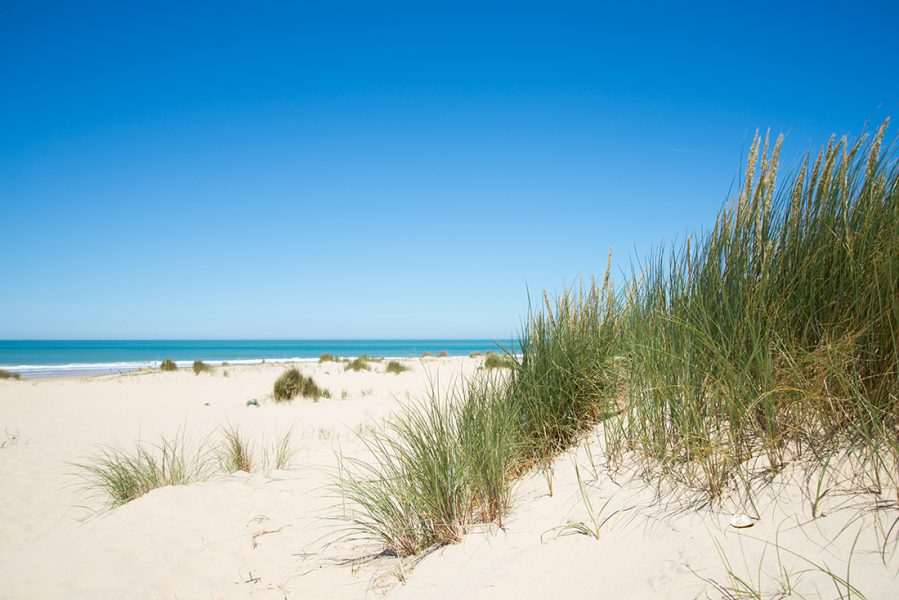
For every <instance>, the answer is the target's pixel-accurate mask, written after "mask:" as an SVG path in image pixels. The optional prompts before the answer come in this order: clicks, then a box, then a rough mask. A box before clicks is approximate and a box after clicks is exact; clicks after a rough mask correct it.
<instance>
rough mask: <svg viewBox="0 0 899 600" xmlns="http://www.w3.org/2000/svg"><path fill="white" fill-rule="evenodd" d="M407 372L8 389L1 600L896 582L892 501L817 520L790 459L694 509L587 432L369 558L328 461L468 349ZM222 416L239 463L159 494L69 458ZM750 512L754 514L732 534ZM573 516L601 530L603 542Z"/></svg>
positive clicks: (879, 593)
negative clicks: (282, 382) (503, 503)
mask: <svg viewBox="0 0 899 600" xmlns="http://www.w3.org/2000/svg"><path fill="white" fill-rule="evenodd" d="M404 363H405V364H406V365H407V366H409V367H410V368H411V370H410V371H408V372H405V373H401V374H390V373H385V372H384V364H383V363H372V370H371V371H360V372H352V371H346V372H345V371H344V367H343V365H342V364H339V363H322V364H319V363H314V362H310V363H302V364H301V365H300V370H301V372H303V373H304V374H305V375H311V376H313V377H314V378H315V380H316V381H317V382H318V383H319V384H320V385H321V386H322V387H324V388H326V389H328V390H329V391H330V392H331V395H332V397H331V398H330V399H327V398H323V399H321V400H320V401H318V402H313V401H311V400H308V399H303V398H297V399H295V400H293V401H292V402H290V403H280V404H279V403H274V402H273V401H272V400H271V390H272V384H273V382H274V381H275V379H276V378H277V377H278V376H279V375H280V374H281V373H282V372H283V371H284V370H285V369H286V366H285V365H283V364H261V365H241V366H231V367H220V368H217V369H215V370H214V371H213V372H212V373H201V374H199V375H195V374H194V373H192V372H191V371H189V370H179V371H177V372H168V373H163V372H140V373H133V374H127V375H117V376H102V377H92V378H58V379H43V380H20V381H0V434H2V439H0V441H2V442H3V447H2V449H0V478H2V481H3V486H2V492H0V536H2V539H3V540H4V543H3V547H2V550H0V581H3V585H2V586H0V597H2V598H148V599H149V598H153V599H156V598H182V599H183V598H371V597H381V596H387V597H392V598H410V599H412V598H460V597H465V598H513V597H514V598H548V597H559V596H564V597H570V598H596V597H604V598H695V597H711V598H716V597H726V594H725V593H724V592H722V591H721V590H720V589H717V588H716V584H718V585H721V586H727V585H729V583H728V582H729V580H728V573H727V571H728V569H727V568H726V566H725V564H726V562H729V564H730V568H731V570H732V572H733V573H734V575H735V576H739V577H745V578H747V579H748V580H751V581H753V582H754V583H757V584H758V585H759V587H761V589H765V590H768V591H770V593H772V594H776V593H779V592H782V591H783V590H779V589H777V586H780V585H781V584H782V582H783V581H784V577H783V574H784V573H787V574H789V575H790V578H789V581H791V582H792V585H795V586H797V589H799V590H803V591H804V592H805V593H812V594H815V593H817V594H819V596H813V597H825V598H830V597H850V596H851V597H857V595H858V594H857V593H856V591H855V590H856V589H857V590H858V591H859V592H861V593H863V594H864V597H867V598H883V599H887V598H894V597H895V595H896V591H897V590H899V575H897V570H899V554H897V548H896V540H897V535H896V532H895V527H893V530H892V531H890V527H891V526H894V524H895V523H896V519H897V518H899V511H897V510H896V506H895V504H892V505H889V504H886V503H884V504H883V505H880V506H878V504H877V500H878V498H877V497H875V496H874V495H864V496H860V495H858V494H852V495H841V494H840V493H839V490H831V491H830V493H829V494H827V495H826V496H825V497H824V499H823V500H822V501H820V502H819V503H818V505H817V506H816V511H817V512H816V514H817V516H818V518H815V519H812V501H811V499H812V498H814V497H815V496H816V493H815V492H816V489H815V481H813V480H812V481H809V480H808V479H807V477H806V475H804V474H801V473H799V472H798V471H797V472H785V473H781V474H779V475H778V476H777V477H776V478H775V479H774V480H773V481H772V482H771V483H770V484H769V485H768V486H766V488H765V489H764V490H763V491H762V492H761V493H759V494H757V497H756V498H755V505H754V507H753V506H747V505H745V504H741V501H740V498H739V497H734V498H731V499H729V500H728V501H726V502H725V503H724V504H722V505H720V506H715V507H711V508H710V507H708V506H702V505H696V504H691V503H690V502H689V499H688V498H685V497H684V496H683V495H678V496H675V495H671V496H667V495H664V494H663V495H661V496H660V495H658V490H657V489H656V488H654V487H652V486H649V485H646V484H645V483H644V482H643V481H642V480H641V479H640V478H639V477H636V476H635V474H633V473H628V472H621V471H619V472H616V473H612V472H609V471H608V469H607V465H606V464H605V461H604V459H603V455H602V440H601V436H599V435H590V436H587V437H586V438H585V439H584V440H583V442H582V443H581V444H579V445H578V446H577V447H576V448H575V449H573V450H571V451H569V452H566V453H564V454H562V455H560V456H559V457H558V458H557V459H556V461H555V463H554V467H553V470H552V473H551V474H549V473H540V472H538V473H532V474H530V475H528V476H527V477H525V478H524V479H523V480H521V481H520V482H519V483H518V485H517V486H516V488H515V503H514V508H513V510H512V512H511V517H510V518H509V519H508V520H507V521H506V522H504V523H503V528H502V529H500V528H499V527H497V526H495V525H491V526H483V527H482V528H481V529H479V530H476V531H473V532H472V533H469V534H468V535H467V536H465V538H464V540H463V542H462V543H460V544H457V545H451V546H447V547H444V548H442V549H439V550H436V551H434V552H431V553H427V554H425V555H424V556H423V557H418V558H417V559H415V560H411V559H398V558H394V557H391V556H385V555H383V554H380V551H381V547H380V546H379V544H378V543H376V542H372V541H366V540H363V539H358V538H357V537H356V536H353V535H352V532H351V530H350V529H349V524H348V522H347V521H345V520H343V517H345V516H347V515H348V513H349V511H351V508H350V507H348V506H346V505H345V504H344V503H343V502H342V500H341V499H340V497H339V496H337V495H336V494H335V492H334V488H333V485H334V483H335V481H336V479H337V477H339V470H338V464H339V461H338V455H339V454H343V455H344V456H350V457H365V455H366V449H365V446H364V444H362V443H361V442H360V440H359V437H358V434H360V433H364V431H365V429H366V428H367V427H377V426H378V425H379V424H380V423H381V422H382V421H383V419H385V418H387V417H389V415H391V414H392V413H394V412H396V411H397V410H399V409H401V408H402V406H403V405H405V404H407V403H409V402H410V401H413V400H414V399H416V398H420V397H422V396H423V395H424V393H425V391H426V389H427V388H428V387H429V386H431V385H436V386H442V387H447V386H450V385H453V384H454V382H457V381H458V379H459V377H461V376H463V375H464V376H470V375H472V374H473V373H475V372H476V371H477V370H478V368H479V367H480V365H481V360H480V359H477V358H443V359H436V358H435V359H425V360H418V359H415V360H411V359H410V360H407V361H404ZM226 372H227V376H225V373H226ZM252 400H257V402H258V404H259V406H254V405H248V404H247V403H248V401H252ZM228 426H230V427H237V428H238V429H239V430H240V431H241V432H242V433H243V434H244V435H245V437H246V438H247V439H248V440H250V441H251V445H252V448H253V457H254V462H255V463H256V465H254V467H253V469H252V472H250V473H245V472H237V473H233V474H230V475H225V474H215V475H213V476H211V477H210V478H209V479H208V480H205V481H199V482H196V483H191V484H189V485H184V486H170V487H163V488H159V489H155V490H152V491H151V492H149V493H147V494H146V495H144V496H142V497H140V498H138V499H136V500H134V501H131V502H129V503H127V504H125V505H123V506H120V507H118V508H115V509H113V510H107V509H105V508H104V501H103V498H102V497H98V496H97V495H96V493H93V492H92V491H91V490H90V489H86V488H85V487H84V485H83V480H82V479H81V476H80V474H79V469H78V468H77V467H76V466H75V465H76V464H78V463H79V462H83V461H84V460H85V458H86V457H89V456H92V455H93V454H94V453H95V452H96V450H97V447H98V445H115V446H121V447H124V448H129V447H133V445H134V444H135V443H136V442H137V441H138V440H145V441H152V440H155V439H157V437H158V436H160V435H161V436H170V437H171V436H177V435H183V437H184V438H185V439H186V440H188V441H189V443H192V444H193V443H196V444H200V443H203V444H206V445H208V446H215V445H216V444H219V443H220V438H221V432H222V430H223V428H225V427H228ZM288 430H290V431H291V443H292V445H293V447H294V450H295V452H294V453H293V455H292V456H291V459H290V464H289V465H288V466H287V468H284V469H274V470H273V469H271V465H270V464H268V465H267V464H265V463H266V459H265V457H266V456H267V454H268V449H269V448H270V447H271V446H272V444H273V443H274V441H275V440H277V439H280V436H282V435H283V434H284V433H285V432H287V431H288ZM575 465H577V467H575ZM579 477H580V480H581V482H582V483H581V484H579V483H578V481H579ZM550 487H551V494H550ZM583 491H586V494H587V496H588V497H589V498H590V499H591V504H592V512H593V516H592V517H591V514H590V512H591V511H590V510H589V509H588V508H587V504H585V501H584V493H583ZM744 511H745V512H747V513H749V514H750V515H751V517H752V518H753V521H754V526H753V527H751V528H748V529H739V530H738V529H735V528H733V527H731V526H730V525H729V524H728V522H729V520H730V518H731V517H732V515H733V513H735V512H744ZM822 515H823V516H822ZM570 523H580V524H585V525H587V526H589V525H591V524H594V523H598V524H599V527H598V530H599V535H598V539H597V538H596V537H595V536H591V535H585V534H583V533H582V532H578V531H577V530H576V529H575V528H573V527H568V526H567V525H568V524H570ZM588 528H589V527H588ZM826 570H829V571H830V572H831V575H828V574H827V573H826ZM847 579H848V582H849V583H848V584H847V583H846V580H847ZM847 585H848V586H852V587H847Z"/></svg>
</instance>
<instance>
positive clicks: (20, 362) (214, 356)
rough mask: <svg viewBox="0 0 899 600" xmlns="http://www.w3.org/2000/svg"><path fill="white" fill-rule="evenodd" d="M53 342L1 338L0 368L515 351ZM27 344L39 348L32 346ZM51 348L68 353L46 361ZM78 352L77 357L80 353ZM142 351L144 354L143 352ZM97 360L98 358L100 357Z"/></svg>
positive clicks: (437, 345)
mask: <svg viewBox="0 0 899 600" xmlns="http://www.w3.org/2000/svg"><path fill="white" fill-rule="evenodd" d="M55 343H56V342H53V341H52V340H30V341H29V340H0V369H2V370H5V371H7V372H9V373H13V374H18V375H19V376H20V377H22V378H23V379H36V378H47V377H51V378H56V377H67V376H75V377H84V376H94V375H115V374H121V373H131V372H135V371H139V370H141V369H158V368H159V365H160V363H161V362H162V360H164V359H171V360H173V361H174V362H175V364H176V365H177V366H178V368H190V367H191V366H192V364H193V362H194V361H195V360H200V361H202V362H204V363H206V364H208V365H210V366H213V367H220V366H223V365H224V364H225V363H227V364H228V365H251V364H262V363H304V362H315V361H318V360H319V358H320V357H321V356H323V355H332V356H334V357H339V358H340V359H350V360H353V359H356V358H359V357H361V356H371V357H377V358H381V359H384V360H410V359H415V358H427V357H429V356H434V357H437V356H438V355H440V354H444V356H453V357H466V356H471V355H472V354H485V353H487V352H501V351H502V349H503V348H507V347H511V348H515V349H517V345H516V342H514V341H512V342H511V343H510V344H511V345H506V344H503V343H502V342H500V341H498V340H490V339H486V338H485V339H457V340H450V339H423V340H298V341H285V340H271V341H266V340H246V341H244V340H131V341H117V340H90V341H85V342H79V341H75V340H70V341H68V343H69V344H71V345H72V347H71V348H63V349H62V350H58V349H57V350H53V349H52V347H53V345H54V344H55ZM30 346H37V347H36V348H31V347H30ZM49 352H61V353H62V354H63V355H71V356H65V357H61V358H58V359H56V360H53V359H48V358H47V357H46V356H47V354H48V353H49ZM98 352H102V353H103V354H104V355H105V356H104V359H99V360H90V359H87V360H84V359H81V356H85V355H86V354H87V355H89V354H91V353H94V354H96V353H98ZM79 354H80V355H81V356H79ZM141 355H143V356H141ZM98 358H99V357H98Z"/></svg>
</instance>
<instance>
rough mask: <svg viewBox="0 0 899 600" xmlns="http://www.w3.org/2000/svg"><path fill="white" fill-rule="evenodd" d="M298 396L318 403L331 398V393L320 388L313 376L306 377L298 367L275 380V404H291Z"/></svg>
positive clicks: (273, 396) (273, 391)
mask: <svg viewBox="0 0 899 600" xmlns="http://www.w3.org/2000/svg"><path fill="white" fill-rule="evenodd" d="M297 396H302V397H303V398H311V399H312V400H315V401H318V400H320V399H321V398H330V397H331V393H330V392H329V391H328V390H326V389H324V388H321V387H319V386H318V384H316V383H315V380H314V379H312V377H311V376H310V377H305V376H304V375H303V374H302V373H300V371H299V370H298V369H297V368H296V367H292V368H290V369H287V370H286V371H284V372H283V373H282V374H281V375H280V376H279V377H278V379H277V380H275V385H274V388H273V390H272V398H273V399H274V400H275V402H289V401H290V400H293V399H294V398H296V397H297Z"/></svg>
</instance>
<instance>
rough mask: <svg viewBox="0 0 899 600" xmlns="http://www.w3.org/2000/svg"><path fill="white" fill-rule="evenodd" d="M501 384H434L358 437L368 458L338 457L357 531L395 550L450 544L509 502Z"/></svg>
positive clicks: (509, 433) (508, 433)
mask: <svg viewBox="0 0 899 600" xmlns="http://www.w3.org/2000/svg"><path fill="white" fill-rule="evenodd" d="M505 389H506V388H505V387H501V386H496V385H492V384H491V383H490V382H489V381H488V380H486V379H481V380H478V381H472V382H469V383H468V384H467V386H466V387H465V391H464V393H463V392H460V391H459V389H458V388H453V390H454V391H452V392H450V393H449V394H448V395H443V394H441V392H440V390H439V389H437V388H436V387H435V388H433V389H432V391H431V394H430V396H429V397H428V398H427V399H426V400H424V401H422V402H420V403H413V404H412V405H410V406H409V407H407V409H406V410H405V411H404V412H403V413H401V414H400V415H399V416H398V417H397V418H395V419H393V420H392V421H390V422H389V423H388V424H387V426H386V428H385V429H375V430H372V431H371V432H369V433H368V434H367V435H366V436H364V437H363V438H362V439H363V441H364V442H365V444H366V445H367V446H368V449H369V450H370V451H371V454H372V456H373V457H374V458H373V459H372V460H371V461H369V462H367V461H362V460H357V459H351V458H343V459H342V461H341V463H342V464H341V471H342V473H343V476H342V477H341V480H340V483H339V489H340V492H341V493H342V495H343V496H344V497H345V498H347V499H348V500H350V501H351V503H352V504H353V512H352V514H351V516H350V519H351V520H352V522H353V524H354V526H355V528H356V530H357V531H358V532H359V533H360V534H362V535H363V536H366V537H373V538H375V539H378V540H380V541H381V542H382V543H383V544H384V546H385V548H386V550H387V551H388V552H390V553H392V554H395V555H397V556H408V555H412V554H417V553H419V552H422V551H423V550H426V549H428V548H431V547H434V546H438V545H442V544H448V543H454V542H457V541H459V540H460V539H461V537H462V535H463V534H464V533H465V531H466V528H467V527H468V526H469V525H470V524H472V523H477V522H490V521H493V520H496V519H500V518H501V516H502V514H503V513H504V512H505V510H506V507H507V506H508V502H509V489H510V488H509V480H508V479H507V473H508V472H509V464H510V462H511V461H512V460H513V458H514V456H513V451H514V444H513V443H512V437H513V435H514V433H513V427H512V418H511V412H510V411H509V406H510V405H509V404H508V402H507V401H506V399H505V398H504V397H503V396H502V395H503V394H504V393H505Z"/></svg>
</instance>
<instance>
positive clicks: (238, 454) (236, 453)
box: [218, 425, 253, 473]
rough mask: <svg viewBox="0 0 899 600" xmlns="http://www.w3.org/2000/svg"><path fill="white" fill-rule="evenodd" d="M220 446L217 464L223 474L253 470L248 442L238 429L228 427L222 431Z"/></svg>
mask: <svg viewBox="0 0 899 600" xmlns="http://www.w3.org/2000/svg"><path fill="white" fill-rule="evenodd" d="M223 438H224V439H223V440H222V445H221V447H220V448H219V450H218V462H219V466H220V467H221V469H222V471H224V472H225V473H236V472H237V471H245V472H247V473H249V472H250V471H252V470H253V457H252V452H251V450H250V443H249V441H248V440H247V439H246V438H245V437H244V436H243V435H242V434H241V433H240V429H239V428H238V427H232V426H230V425H229V426H228V427H226V428H225V429H224V431H223Z"/></svg>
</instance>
